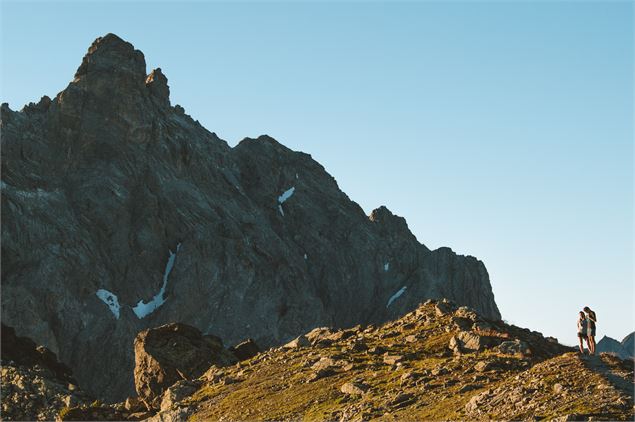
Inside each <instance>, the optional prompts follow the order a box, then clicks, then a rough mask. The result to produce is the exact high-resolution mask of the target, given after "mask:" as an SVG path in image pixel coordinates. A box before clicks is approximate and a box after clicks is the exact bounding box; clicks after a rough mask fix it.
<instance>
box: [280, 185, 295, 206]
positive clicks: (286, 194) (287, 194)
mask: <svg viewBox="0 0 635 422" xmlns="http://www.w3.org/2000/svg"><path fill="white" fill-rule="evenodd" d="M293 192H295V186H294V187H292V188H290V189H287V190H286V191H284V193H283V194H282V195H280V196H279V197H278V203H280V204H282V203H284V201H286V200H287V199H289V198H291V196H292V195H293Z"/></svg>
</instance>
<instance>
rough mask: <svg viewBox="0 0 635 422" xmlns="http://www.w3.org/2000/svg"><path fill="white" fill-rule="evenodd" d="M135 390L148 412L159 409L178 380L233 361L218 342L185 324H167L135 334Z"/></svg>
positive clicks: (230, 355)
mask: <svg viewBox="0 0 635 422" xmlns="http://www.w3.org/2000/svg"><path fill="white" fill-rule="evenodd" d="M134 350H135V368H134V380H135V388H136V390H137V394H138V395H139V397H140V398H141V399H142V400H143V401H144V402H145V403H146V405H147V407H148V408H151V409H152V408H155V409H158V408H160V407H161V400H162V399H161V397H162V395H163V393H164V392H165V391H166V390H167V389H168V388H169V387H171V386H172V385H173V384H175V383H176V382H177V381H181V380H186V381H187V380H192V379H195V378H198V377H200V376H201V375H202V374H203V373H204V372H205V371H207V370H208V369H209V368H210V366H212V365H214V366H227V365H230V364H233V363H235V362H237V359H236V357H235V356H234V355H233V354H232V353H230V352H229V351H227V350H226V349H224V348H223V342H222V340H221V339H220V338H218V337H215V336H212V335H202V334H201V332H200V331H199V330H198V329H196V328H194V327H191V326H189V325H185V324H176V323H173V324H167V325H163V326H161V327H157V328H153V329H149V330H145V331H142V332H141V333H139V335H138V336H137V338H136V339H135V342H134Z"/></svg>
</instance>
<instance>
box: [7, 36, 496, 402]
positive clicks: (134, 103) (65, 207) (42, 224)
mask: <svg viewBox="0 0 635 422" xmlns="http://www.w3.org/2000/svg"><path fill="white" fill-rule="evenodd" d="M157 59H158V60H160V58H157ZM200 72H201V70H199V69H197V70H192V74H193V75H194V74H196V75H198V74H200ZM201 80H202V81H206V79H204V78H203V79H201ZM210 83H213V82H210ZM169 95H170V88H169V86H168V80H167V77H166V76H165V75H164V74H163V72H162V71H161V69H154V70H152V71H151V72H149V73H147V70H146V64H145V57H144V55H143V53H142V52H141V51H139V50H136V49H135V48H134V47H133V46H132V44H130V43H128V42H126V41H124V40H122V39H120V38H119V37H117V36H116V35H113V34H108V35H106V36H104V37H100V38H98V39H97V40H95V41H94V43H93V44H92V45H91V46H90V48H89V49H88V52H87V53H86V55H85V56H84V58H83V59H82V62H81V65H80V66H79V68H78V69H77V72H76V73H75V76H74V78H73V79H72V81H71V82H70V83H69V84H68V86H67V87H66V88H65V89H64V90H63V91H61V92H60V93H59V94H58V95H57V96H56V97H55V98H49V97H46V96H45V97H43V98H42V99H41V100H40V101H39V102H38V103H31V104H29V105H27V106H25V107H24V108H23V109H22V110H20V111H13V110H11V109H10V107H9V106H8V104H3V105H2V106H1V107H0V130H1V131H2V138H1V145H0V147H1V148H2V156H1V158H2V163H1V171H2V173H1V179H2V183H1V187H2V217H3V224H2V239H1V244H2V321H3V322H5V323H6V324H8V325H10V326H12V327H14V328H15V330H16V333H17V334H18V335H20V336H27V337H29V338H31V339H33V341H35V342H36V343H37V344H41V345H44V346H46V347H47V348H48V349H50V350H51V351H52V352H53V353H55V354H56V355H57V356H58V358H59V359H60V361H62V362H64V363H65V364H67V365H68V366H69V367H70V368H71V369H72V371H73V373H74V375H75V377H76V378H77V380H78V381H79V383H80V384H81V385H82V387H83V388H84V389H85V390H86V391H87V392H89V393H91V394H92V395H94V396H95V397H98V398H100V399H102V400H106V401H119V400H123V399H124V398H125V397H126V396H129V395H131V394H133V392H134V383H133V377H132V373H133V368H134V356H133V346H132V345H133V341H134V338H135V336H136V335H137V333H139V332H140V331H142V330H144V329H146V328H150V327H157V326H160V325H163V324H167V323H170V322H181V323H185V324H189V325H191V326H194V327H196V328H197V329H199V330H201V331H202V332H203V333H206V334H214V335H217V336H219V337H220V338H222V339H223V340H224V341H225V342H226V343H227V344H236V343H237V342H238V341H240V340H242V339H244V338H247V337H251V338H254V339H255V340H256V341H257V343H258V344H259V345H261V346H262V347H269V346H277V345H280V344H283V343H286V342H287V341H289V340H290V339H292V338H294V337H296V336H298V335H299V334H301V333H303V332H307V331H309V330H311V329H313V328H315V327H319V326H332V327H338V328H346V327H352V326H355V325H357V324H364V325H366V324H379V323H382V322H385V321H388V320H391V319H396V318H398V317H399V316H401V315H404V314H405V313H406V312H408V311H411V310H413V309H415V307H416V306H417V305H418V304H419V303H420V302H422V301H423V300H425V299H427V298H441V297H447V298H449V299H452V300H454V301H456V302H457V303H460V304H462V305H468V306H471V307H473V308H474V309H476V310H478V311H479V312H481V313H482V314H483V315H485V316H487V317H489V318H492V319H499V318H500V313H499V311H498V307H497V306H496V302H495V300H494V294H493V292H492V288H491V284H490V280H489V275H488V272H487V269H486V268H485V265H484V264H483V262H481V261H479V260H478V259H476V258H475V257H472V256H463V255H458V254H455V253H454V252H453V251H452V250H451V249H449V248H446V247H444V248H439V249H437V250H430V249H428V248H427V247H426V246H425V245H423V244H421V243H419V241H418V240H417V239H416V238H415V236H414V235H413V234H412V233H411V232H410V230H409V229H408V225H407V223H406V220H405V219H404V218H402V217H399V216H396V215H394V214H393V213H392V212H390V211H389V210H388V209H387V208H386V207H383V206H382V207H378V208H377V209H375V210H373V211H372V212H371V213H370V215H366V213H365V212H364V211H363V210H362V209H361V207H360V206H359V205H358V204H357V203H355V202H353V201H352V200H351V199H349V197H348V196H347V195H346V194H345V193H344V192H342V191H341V190H340V189H339V187H338V185H337V182H336V181H335V179H334V178H333V177H332V176H331V175H330V174H329V173H327V171H326V170H325V169H324V167H322V166H321V165H320V164H319V163H317V162H316V161H315V160H313V159H312V158H311V156H310V155H309V154H306V153H302V152H296V151H292V150H290V149H288V148H286V147H285V146H283V145H281V144H280V143H278V142H277V141H276V140H275V139H273V138H271V137H269V136H261V137H258V138H257V139H250V138H245V139H244V140H243V141H241V142H240V143H239V144H238V145H237V146H235V147H233V148H232V147H230V146H229V145H227V143H226V142H225V141H224V140H222V139H220V138H219V137H218V136H216V134H214V133H212V132H210V131H208V130H207V129H205V128H204V127H202V126H201V125H200V124H199V122H198V121H196V120H194V119H193V118H192V117H190V116H189V115H188V114H186V113H185V110H184V108H183V107H181V106H179V105H172V104H171V102H170V96H169ZM210 101H213V99H210ZM318 129H319V128H307V130H318ZM325 136H327V135H326V134H325ZM351 160H354V157H351ZM86 356H90V357H91V359H86Z"/></svg>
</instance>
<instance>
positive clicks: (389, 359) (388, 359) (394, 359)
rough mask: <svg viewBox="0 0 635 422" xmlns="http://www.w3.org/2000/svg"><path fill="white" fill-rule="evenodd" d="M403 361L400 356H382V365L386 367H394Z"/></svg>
mask: <svg viewBox="0 0 635 422" xmlns="http://www.w3.org/2000/svg"><path fill="white" fill-rule="evenodd" d="M403 359H404V357H403V356H401V355H387V356H384V363H385V364H387V365H396V364H397V363H398V362H401V361H402V360H403Z"/></svg>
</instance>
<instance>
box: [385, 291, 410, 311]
mask: <svg viewBox="0 0 635 422" xmlns="http://www.w3.org/2000/svg"><path fill="white" fill-rule="evenodd" d="M406 289H407V287H406V286H403V287H402V288H401V289H399V291H398V292H397V293H395V294H394V295H392V296H390V299H388V303H387V304H386V308H387V307H389V306H390V305H391V304H392V303H393V302H394V301H395V300H397V298H398V297H399V296H401V295H402V294H404V292H405V291H406Z"/></svg>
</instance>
